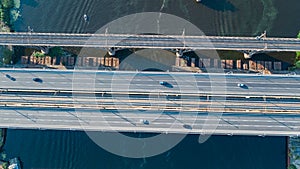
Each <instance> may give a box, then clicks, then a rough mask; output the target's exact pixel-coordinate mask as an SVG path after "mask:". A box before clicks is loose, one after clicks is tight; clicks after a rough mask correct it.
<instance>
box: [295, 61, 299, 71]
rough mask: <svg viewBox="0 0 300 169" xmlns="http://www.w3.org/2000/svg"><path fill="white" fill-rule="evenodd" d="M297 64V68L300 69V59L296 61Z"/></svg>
mask: <svg viewBox="0 0 300 169" xmlns="http://www.w3.org/2000/svg"><path fill="white" fill-rule="evenodd" d="M295 66H296V68H297V69H300V60H298V61H297V62H296V64H295Z"/></svg>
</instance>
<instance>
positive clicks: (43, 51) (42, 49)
mask: <svg viewBox="0 0 300 169" xmlns="http://www.w3.org/2000/svg"><path fill="white" fill-rule="evenodd" d="M39 48H40V50H41V52H42V53H43V54H48V53H49V49H50V48H51V47H49V46H40V47H39Z"/></svg>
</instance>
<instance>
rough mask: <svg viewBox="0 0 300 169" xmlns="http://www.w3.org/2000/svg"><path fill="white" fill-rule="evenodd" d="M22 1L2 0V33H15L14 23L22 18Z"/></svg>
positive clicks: (0, 8) (0, 13)
mask: <svg viewBox="0 0 300 169" xmlns="http://www.w3.org/2000/svg"><path fill="white" fill-rule="evenodd" d="M20 4H21V2H20V0H2V1H1V2H0V21H1V23H0V25H1V32H13V31H14V28H13V27H14V26H13V25H14V22H15V21H16V20H17V19H18V18H19V17H20V11H19V9H20Z"/></svg>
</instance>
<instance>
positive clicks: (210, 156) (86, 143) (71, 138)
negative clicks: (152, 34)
mask: <svg viewBox="0 0 300 169" xmlns="http://www.w3.org/2000/svg"><path fill="white" fill-rule="evenodd" d="M136 135H137V134H136ZM197 141H198V136H197V135H188V136H187V137H186V138H185V139H184V140H183V141H182V142H181V143H179V144H178V145H177V146H176V147H174V148H173V149H171V150H170V151H168V152H166V153H164V154H161V155H158V156H155V157H150V158H146V159H129V158H124V157H119V156H116V155H112V154H110V153H108V152H106V151H105V150H103V149H102V148H100V147H98V146H97V145H96V144H95V143H94V142H93V141H92V140H90V139H89V137H88V136H87V135H86V134H85V133H84V132H77V131H38V130H8V135H7V140H6V145H5V147H4V148H5V150H6V152H7V154H8V157H14V156H19V157H21V159H22V161H23V166H24V169H38V168H43V169H83V168H87V169H89V168H93V169H96V168H97V169H98V168H99V169H102V168H103V169H154V168H155V169H167V168H168V169H184V168H187V169H202V168H203V169H241V168H242V169H267V168H272V169H283V168H285V167H286V146H285V144H286V140H285V138H284V137H250V136H249V137H246V136H213V137H211V138H210V139H209V140H208V141H206V142H205V143H203V144H199V143H198V142H197Z"/></svg>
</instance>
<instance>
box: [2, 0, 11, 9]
mask: <svg viewBox="0 0 300 169" xmlns="http://www.w3.org/2000/svg"><path fill="white" fill-rule="evenodd" d="M1 1H2V6H3V7H4V8H13V7H14V1H12V0H1Z"/></svg>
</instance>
